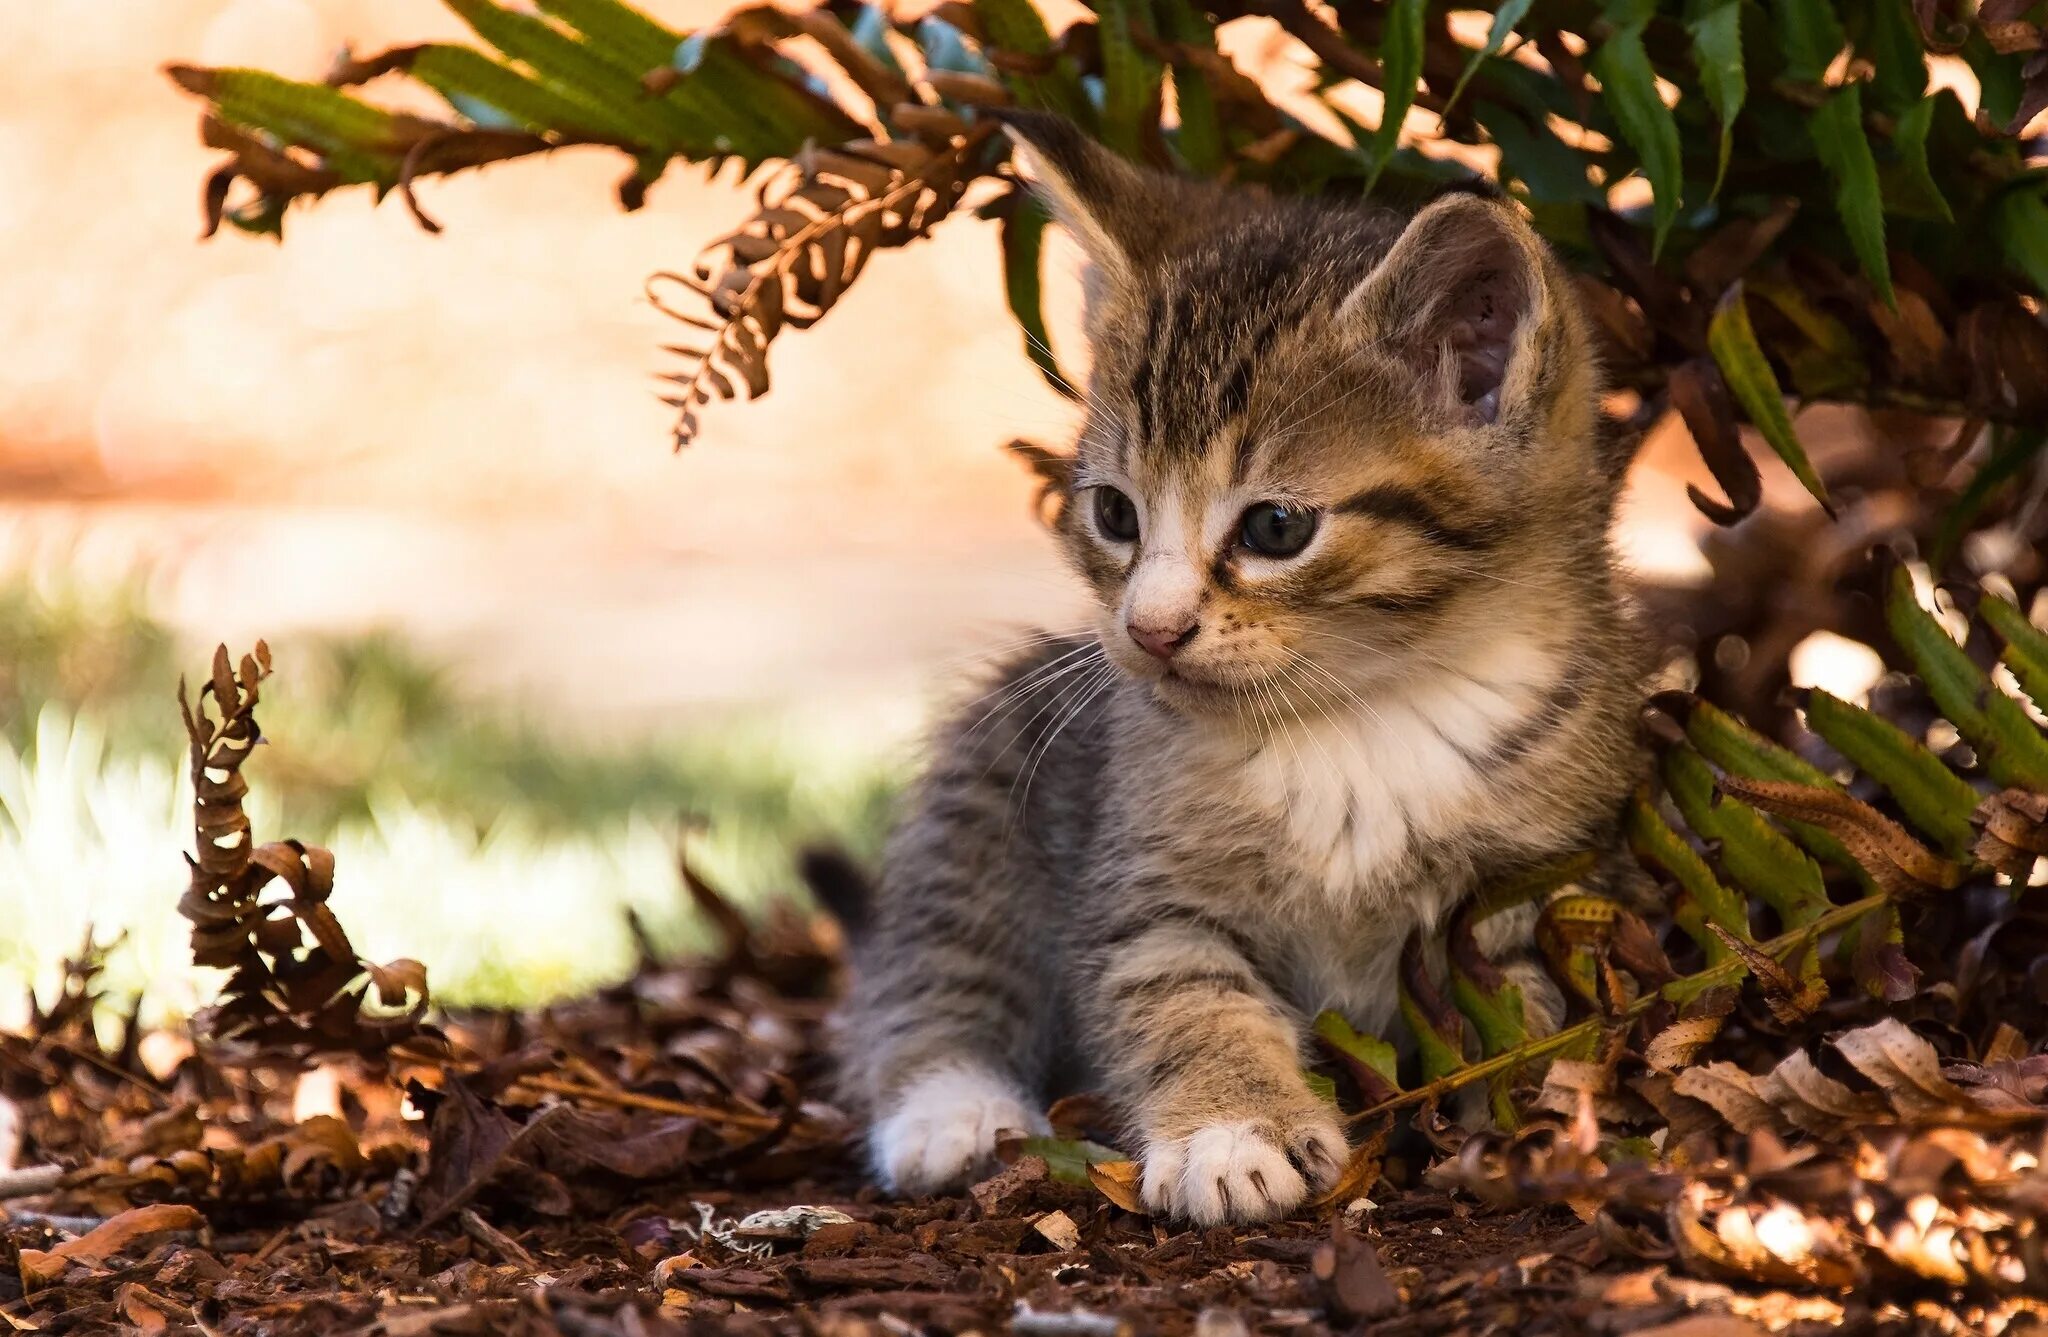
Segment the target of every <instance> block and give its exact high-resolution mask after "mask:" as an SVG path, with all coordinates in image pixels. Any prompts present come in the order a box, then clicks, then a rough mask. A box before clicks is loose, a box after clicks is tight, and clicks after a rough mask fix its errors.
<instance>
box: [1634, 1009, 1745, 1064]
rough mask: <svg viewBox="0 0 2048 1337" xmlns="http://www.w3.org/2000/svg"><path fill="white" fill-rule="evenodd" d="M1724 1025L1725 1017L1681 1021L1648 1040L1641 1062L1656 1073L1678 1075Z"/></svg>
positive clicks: (1725, 1022)
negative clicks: (1676, 1073)
mask: <svg viewBox="0 0 2048 1337" xmlns="http://www.w3.org/2000/svg"><path fill="white" fill-rule="evenodd" d="M1726 1024H1727V1020H1726V1018H1724V1017H1683V1018H1680V1019H1679V1020H1677V1021H1674V1022H1672V1023H1671V1024H1670V1025H1669V1026H1666V1027H1665V1028H1664V1029H1663V1030H1661V1031H1658V1032H1657V1033H1656V1034H1655V1035H1653V1036H1651V1037H1650V1043H1649V1044H1647V1045H1646V1046H1644V1048H1643V1062H1645V1063H1647V1064H1649V1065H1650V1066H1651V1067H1652V1068H1655V1069H1656V1070H1657V1071H1659V1072H1677V1071H1678V1070H1679V1069H1680V1068H1684V1067H1688V1066H1690V1065H1691V1063H1692V1061H1693V1060H1694V1059H1695V1058H1697V1057H1698V1056H1699V1052H1700V1051H1701V1050H1702V1049H1705V1048H1706V1047H1707V1046H1708V1045H1710V1044H1712V1043H1713V1041H1714V1037H1715V1036H1717V1035H1719V1034H1720V1033H1721V1028H1722V1026H1724V1025H1726Z"/></svg>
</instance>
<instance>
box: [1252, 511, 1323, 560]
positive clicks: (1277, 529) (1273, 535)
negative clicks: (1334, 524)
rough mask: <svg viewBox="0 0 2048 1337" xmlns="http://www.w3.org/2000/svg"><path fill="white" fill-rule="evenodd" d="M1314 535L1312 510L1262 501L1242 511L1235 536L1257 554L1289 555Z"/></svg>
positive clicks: (1314, 527) (1265, 555)
mask: <svg viewBox="0 0 2048 1337" xmlns="http://www.w3.org/2000/svg"><path fill="white" fill-rule="evenodd" d="M1315 536H1316V513H1315V512H1314V511H1311V510H1305V509H1303V508H1302V507H1299V506H1284V505H1282V504H1281V503H1279V502H1277V501H1262V502H1260V503H1259V504H1258V505H1256V506H1253V507H1252V508H1251V509H1249V510H1247V511H1246V512H1245V513H1244V522H1243V528H1242V529H1241V530H1240V532H1239V539H1240V541H1241V542H1242V543H1243V544H1244V546H1245V547H1247V548H1250V549H1251V550H1252V551H1253V552H1255V553H1258V554H1259V555H1260V556H1261V557H1292V556H1294V554H1296V553H1298V552H1300V551H1301V550H1302V549H1303V548H1306V547H1307V546H1308V541H1309V540H1310V539H1312V538H1314V537H1315Z"/></svg>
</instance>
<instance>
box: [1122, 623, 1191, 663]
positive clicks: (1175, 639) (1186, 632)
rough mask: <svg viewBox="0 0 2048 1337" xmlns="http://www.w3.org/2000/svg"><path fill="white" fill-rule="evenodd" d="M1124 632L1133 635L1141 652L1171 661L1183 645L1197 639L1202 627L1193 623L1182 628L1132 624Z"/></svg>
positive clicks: (1127, 625)
mask: <svg viewBox="0 0 2048 1337" xmlns="http://www.w3.org/2000/svg"><path fill="white" fill-rule="evenodd" d="M1124 630H1126V631H1128V632H1130V633H1131V639H1132V640H1134V641H1136V642H1137V643H1138V648H1139V649H1140V650H1143V651H1144V652H1145V653H1146V654H1148V655H1150V656H1152V657H1153V658H1154V659H1171V658H1173V656H1174V653H1175V652H1176V651H1178V650H1179V649H1180V648H1181V647H1182V646H1183V645H1186V644H1187V643H1188V642H1189V641H1192V640H1193V639H1195V633H1196V632H1197V631H1200V630H1201V627H1200V625H1199V624H1197V623H1193V622H1190V623H1188V624H1187V625H1186V626H1182V627H1141V626H1139V625H1138V624H1137V623H1135V622H1132V623H1128V624H1126V626H1125V628H1124Z"/></svg>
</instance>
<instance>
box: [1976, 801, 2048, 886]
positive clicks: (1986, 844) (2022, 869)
mask: <svg viewBox="0 0 2048 1337" xmlns="http://www.w3.org/2000/svg"><path fill="white" fill-rule="evenodd" d="M1970 820H1971V821H1972V822H1973V823H1975V824H1976V826H1977V829H1978V836H1977V844H1976V847H1975V848H1974V849H1973V850H1972V851H1971V853H1973V854H1975V855H1976V856H1977V857H1978V858H1979V859H1982V860H1983V861H1984V862H1985V863H1988V864H1990V865H1991V866H1992V867H1993V868H1996V869H1997V870H1998V871H1999V872H2001V873H2004V874H2005V875H2006V876H2007V877H2010V878H2012V879H2013V880H2014V881H2023V880H2024V879H2025V878H2026V876H2027V874H2028V873H2030V872H2031V871H2032V870H2033V867H2034V861H2035V859H2037V858H2039V857H2041V856H2042V855H2048V795H2044V794H2034V793H2029V792H2028V791H2026V790H2024V789H2008V790H2005V791H2003V792H2002V793H1997V794H1992V795H1990V796H1989V797H1987V798H1986V799H1985V800H1984V801H1983V802H1981V803H1979V804H1978V805H1977V810H1976V811H1975V812H1974V813H1972V814H1971V815H1970Z"/></svg>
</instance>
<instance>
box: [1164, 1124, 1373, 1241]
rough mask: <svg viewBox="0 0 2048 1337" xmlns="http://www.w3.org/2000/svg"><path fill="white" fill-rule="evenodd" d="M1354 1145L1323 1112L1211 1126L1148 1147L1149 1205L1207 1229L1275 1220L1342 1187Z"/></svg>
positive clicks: (1166, 1138) (1165, 1139)
mask: <svg viewBox="0 0 2048 1337" xmlns="http://www.w3.org/2000/svg"><path fill="white" fill-rule="evenodd" d="M1347 1149H1348V1144H1347V1143H1346V1142H1345V1140H1344V1132H1343V1130H1342V1129H1340V1128H1339V1127H1338V1126H1337V1122H1336V1120H1335V1119H1333V1118H1331V1117H1330V1116H1329V1115H1328V1114H1325V1113H1322V1112H1320V1111H1318V1112H1316V1113H1313V1114H1304V1115H1303V1116H1301V1117H1299V1118H1296V1119H1292V1120H1285V1121H1282V1120H1273V1119H1240V1120H1237V1121H1234V1122H1230V1123H1212V1124H1210V1125H1208V1126H1207V1127H1205V1128H1201V1129H1197V1130H1196V1131H1195V1132H1193V1133H1191V1134H1189V1135H1188V1136H1186V1137H1158V1138H1153V1139H1152V1140H1151V1141H1150V1142H1149V1143H1148V1144H1147V1145H1146V1147H1145V1180H1144V1185H1143V1190H1142V1191H1143V1194H1144V1200H1145V1206H1146V1207H1147V1208H1148V1209H1150V1210H1151V1211H1153V1212H1156V1213H1161V1214H1164V1215H1167V1216H1177V1217H1181V1218H1184V1219H1186V1220H1189V1221H1192V1222H1194V1223H1195V1224H1196V1225H1201V1226H1214V1225H1222V1224H1223V1223H1225V1222H1240V1223H1242V1222H1252V1221H1275V1220H1278V1219H1279V1218H1281V1217H1283V1216H1286V1215H1288V1214H1289V1213H1291V1212H1293V1211H1294V1209H1295V1208H1297V1207H1299V1206H1301V1204H1302V1203H1303V1202H1305V1201H1306V1200H1307V1199H1308V1196H1309V1193H1310V1191H1311V1190H1314V1191H1315V1192H1317V1193H1320V1192H1322V1191H1324V1190H1326V1189H1328V1188H1329V1187H1330V1186H1332V1185H1333V1184H1335V1183H1336V1182H1337V1178H1338V1176H1339V1175H1340V1174H1342V1173H1343V1170H1344V1160H1345V1154H1346V1151H1347Z"/></svg>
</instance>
